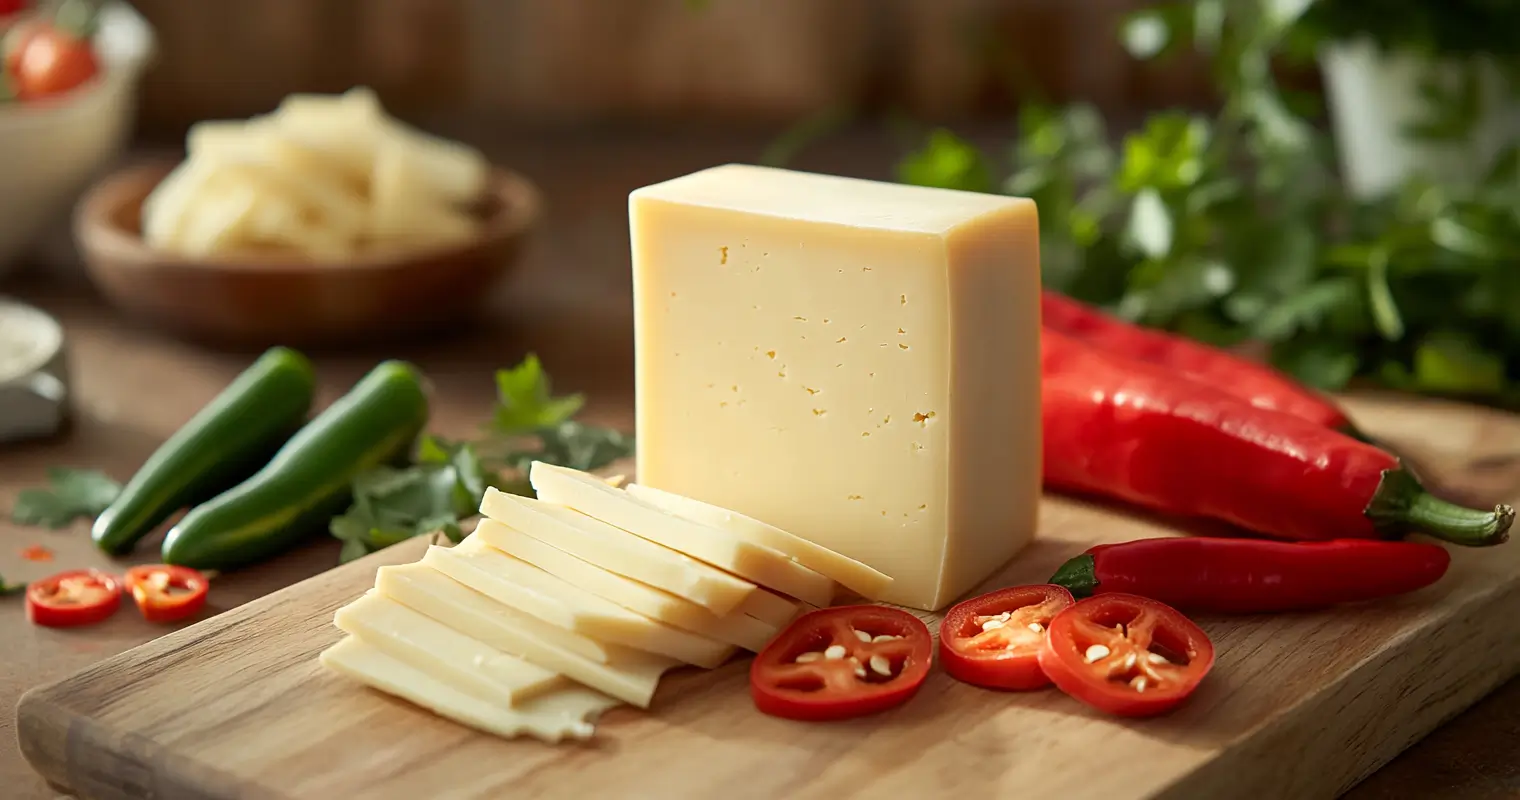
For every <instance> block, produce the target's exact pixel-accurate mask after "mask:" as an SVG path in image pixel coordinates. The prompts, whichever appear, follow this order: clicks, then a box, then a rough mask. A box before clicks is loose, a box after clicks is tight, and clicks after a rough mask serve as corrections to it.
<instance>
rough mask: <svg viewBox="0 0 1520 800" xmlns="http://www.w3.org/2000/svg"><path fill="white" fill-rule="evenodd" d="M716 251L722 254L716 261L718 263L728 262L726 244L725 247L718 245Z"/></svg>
mask: <svg viewBox="0 0 1520 800" xmlns="http://www.w3.org/2000/svg"><path fill="white" fill-rule="evenodd" d="M718 252H719V253H720V254H721V255H722V258H721V259H719V261H718V263H719V264H727V263H728V248H727V247H726V246H725V247H720V248H718Z"/></svg>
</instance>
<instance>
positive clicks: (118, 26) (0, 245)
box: [0, 3, 153, 276]
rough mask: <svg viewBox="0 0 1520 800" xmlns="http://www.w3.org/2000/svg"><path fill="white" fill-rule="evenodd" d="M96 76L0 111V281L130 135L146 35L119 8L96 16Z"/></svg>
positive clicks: (149, 46)
mask: <svg viewBox="0 0 1520 800" xmlns="http://www.w3.org/2000/svg"><path fill="white" fill-rule="evenodd" d="M95 46H96V48H97V52H98V53H99V55H100V60H101V71H102V75H101V76H100V78H99V79H97V80H95V81H93V82H91V83H90V84H89V85H88V86H85V87H83V88H81V89H79V90H77V91H75V92H72V93H70V94H68V95H64V96H62V97H59V98H57V99H55V100H52V101H50V102H44V103H37V104H30V105H29V104H22V103H12V104H6V105H4V106H0V276H4V274H5V273H6V272H7V271H8V270H9V269H11V268H14V267H15V266H16V264H17V262H18V259H19V257H20V256H21V254H22V253H23V252H25V250H26V249H27V248H28V246H30V245H31V244H32V242H33V240H34V239H36V237H37V235H38V234H39V233H40V232H41V231H42V230H43V228H44V227H45V226H46V225H47V223H48V222H49V221H52V220H54V219H57V218H58V217H60V216H63V215H65V214H67V212H68V209H69V206H70V205H72V204H73V201H74V200H75V198H77V197H78V195H79V193H80V191H81V190H83V189H84V188H85V185H86V184H87V183H88V182H89V181H90V179H91V178H92V177H94V176H95V175H96V174H97V173H99V172H100V170H101V169H102V168H103V167H104V166H106V165H107V163H108V162H110V160H111V159H112V158H113V157H114V156H115V155H116V154H117V152H118V151H119V150H120V149H121V147H122V145H123V144H124V143H125V142H126V138H127V135H128V134H129V133H131V130H132V117H133V114H134V112H135V111H136V107H137V83H138V79H139V78H140V77H141V75H142V71H143V68H144V66H146V64H147V62H148V59H149V58H150V57H151V56H152V54H153V30H152V28H150V27H149V26H148V23H147V20H144V19H143V18H142V16H141V15H139V14H138V13H137V12H136V11H134V10H133V9H132V8H131V7H130V6H128V5H127V4H125V3H111V4H110V5H108V6H106V7H105V8H104V9H102V11H101V17H100V30H99V31H98V32H97V33H96V35H95Z"/></svg>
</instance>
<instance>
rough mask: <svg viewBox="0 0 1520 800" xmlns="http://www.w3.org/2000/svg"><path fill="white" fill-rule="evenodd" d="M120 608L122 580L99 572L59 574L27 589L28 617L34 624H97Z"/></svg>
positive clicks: (85, 570) (50, 625) (51, 625)
mask: <svg viewBox="0 0 1520 800" xmlns="http://www.w3.org/2000/svg"><path fill="white" fill-rule="evenodd" d="M118 608H121V581H119V580H117V579H116V576H115V575H110V574H107V573H104V572H101V571H100V570H94V569H78V570H70V571H68V572H60V573H58V574H57V575H53V576H51V577H48V578H43V579H42V580H40V581H35V582H33V583H32V584H31V585H29V586H27V587H26V618H27V619H29V620H31V621H32V624H33V625H43V626H46V627H49V628H72V627H77V626H80V625H94V624H95V623H97V622H101V621H102V620H105V619H106V618H108V617H110V616H111V615H112V614H115V613H116V610H117V609H118Z"/></svg>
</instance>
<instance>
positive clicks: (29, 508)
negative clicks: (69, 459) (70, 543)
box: [11, 467, 121, 529]
mask: <svg viewBox="0 0 1520 800" xmlns="http://www.w3.org/2000/svg"><path fill="white" fill-rule="evenodd" d="M47 478H48V488H46V489H26V490H24V491H22V492H21V493H20V494H19V495H17V497H16V505H15V506H14V507H13V508H12V509H11V521H12V522H15V523H16V524H18V525H41V526H44V527H48V528H53V529H58V528H65V527H68V526H69V525H70V524H71V523H73V522H74V520H76V519H80V518H84V519H90V520H93V519H95V517H97V516H99V515H100V513H101V512H102V511H105V510H106V509H107V508H108V507H110V505H111V503H112V502H114V501H115V500H116V496H117V495H119V494H121V484H119V483H117V482H116V481H114V480H112V479H111V478H110V476H108V475H106V474H105V473H103V472H99V471H96V470H92V469H72V468H70V467H50V468H49V469H48V471H47Z"/></svg>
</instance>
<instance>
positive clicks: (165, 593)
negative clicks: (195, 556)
mask: <svg viewBox="0 0 1520 800" xmlns="http://www.w3.org/2000/svg"><path fill="white" fill-rule="evenodd" d="M210 587H211V584H210V582H208V581H207V580H206V576H205V575H202V574H201V573H199V572H197V571H195V570H193V569H190V568H189V567H176V566H171V565H168V564H153V565H151V566H143V567H133V568H132V569H129V570H127V589H128V590H129V591H131V592H132V600H133V601H134V602H136V603H137V610H138V611H140V612H142V615H143V618H144V619H146V620H147V621H149V622H178V621H180V620H182V619H186V618H188V617H193V616H195V615H196V614H198V613H200V610H201V609H202V608H205V606H206V592H207V591H209V589H210Z"/></svg>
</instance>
